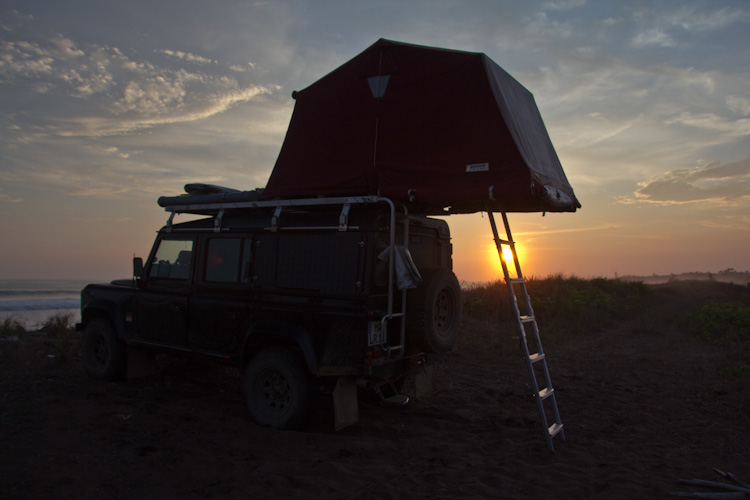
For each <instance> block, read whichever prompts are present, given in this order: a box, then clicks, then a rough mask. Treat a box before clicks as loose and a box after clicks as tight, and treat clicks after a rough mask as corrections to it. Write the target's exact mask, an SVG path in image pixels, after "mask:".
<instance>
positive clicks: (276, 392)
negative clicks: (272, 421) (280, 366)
mask: <svg viewBox="0 0 750 500" xmlns="http://www.w3.org/2000/svg"><path fill="white" fill-rule="evenodd" d="M255 395H256V400H257V401H260V402H262V403H263V407H264V408H265V409H266V411H268V412H271V413H274V414H281V413H284V412H285V411H287V409H288V408H289V405H290V403H291V401H292V387H291V385H290V384H289V381H288V380H287V378H286V377H285V376H284V374H282V373H281V372H279V371H278V370H274V369H267V370H264V371H263V373H261V374H260V376H259V377H258V379H257V381H256V384H255Z"/></svg>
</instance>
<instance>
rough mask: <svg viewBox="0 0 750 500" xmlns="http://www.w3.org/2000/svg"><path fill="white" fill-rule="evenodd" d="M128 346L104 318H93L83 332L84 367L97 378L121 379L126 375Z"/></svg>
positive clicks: (92, 376)
mask: <svg viewBox="0 0 750 500" xmlns="http://www.w3.org/2000/svg"><path fill="white" fill-rule="evenodd" d="M126 353H127V348H126V346H125V344H124V343H123V342H122V340H120V339H119V338H117V334H116V333H115V331H114V329H113V328H112V325H111V324H110V323H109V321H107V320H106V319H104V318H96V319H94V320H92V321H91V322H90V323H89V324H88V326H87V327H86V330H85V331H84V333H83V346H82V357H83V367H84V368H85V369H86V373H88V374H89V377H91V378H93V379H96V380H120V379H122V378H123V377H124V376H125V371H126V369H127V362H126Z"/></svg>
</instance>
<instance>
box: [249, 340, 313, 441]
mask: <svg viewBox="0 0 750 500" xmlns="http://www.w3.org/2000/svg"><path fill="white" fill-rule="evenodd" d="M242 385H243V387H242V392H243V396H244V399H245V406H246V407H247V411H248V413H250V417H251V418H252V419H253V421H254V422H255V423H257V424H258V425H262V426H265V427H274V428H277V429H298V428H299V427H301V426H302V423H303V422H304V421H305V420H306V418H307V417H308V416H309V413H310V411H311V406H312V400H313V396H314V387H313V384H312V381H311V376H310V375H309V373H308V372H307V368H306V367H305V366H304V364H303V362H302V361H301V360H299V359H298V358H297V357H296V356H294V354H293V353H292V352H291V351H288V350H286V349H281V348H275V347H274V348H270V349H266V350H264V351H261V352H259V353H258V354H256V355H255V356H253V358H252V359H251V360H250V362H249V363H248V364H247V367H246V368H245V374H244V377H243V384H242Z"/></svg>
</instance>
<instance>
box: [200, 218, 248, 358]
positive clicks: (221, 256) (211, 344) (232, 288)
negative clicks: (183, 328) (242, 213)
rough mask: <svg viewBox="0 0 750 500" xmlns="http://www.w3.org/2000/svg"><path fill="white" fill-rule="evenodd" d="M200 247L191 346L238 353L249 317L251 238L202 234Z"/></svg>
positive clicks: (212, 350)
mask: <svg viewBox="0 0 750 500" xmlns="http://www.w3.org/2000/svg"><path fill="white" fill-rule="evenodd" d="M201 248H202V249H203V250H202V252H201V255H200V259H201V260H200V262H199V263H198V269H199V271H198V277H197V280H198V281H197V286H196V287H195V294H194V295H193V298H192V301H191V303H190V314H189V318H190V319H189V344H190V347H191V348H192V349H196V350H203V351H210V352H213V353H217V354H224V355H233V354H237V353H238V352H239V350H240V342H241V339H242V338H243V337H244V334H245V332H246V330H247V328H248V324H249V318H250V284H251V281H252V269H251V268H252V266H251V263H252V253H253V240H252V238H251V237H250V236H248V235H220V234H215V233H211V234H204V235H202V237H201Z"/></svg>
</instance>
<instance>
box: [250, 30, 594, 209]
mask: <svg viewBox="0 0 750 500" xmlns="http://www.w3.org/2000/svg"><path fill="white" fill-rule="evenodd" d="M293 97H294V98H295V100H296V103H295V107H294V113H293V115H292V119H291V123H290V124H289V129H288V131H287V135H286V138H285V139H284V144H283V146H282V148H281V152H280V153H279V157H278V159H277V161H276V165H275V167H274V170H273V172H272V173H271V177H270V179H269V181H268V185H267V186H266V188H265V191H264V194H263V197H264V198H278V197H284V198H285V197H299V196H304V197H309V196H321V195H323V196H342V195H371V194H379V195H381V196H386V197H389V198H393V199H395V200H401V201H404V202H408V203H409V207H410V209H411V210H412V211H418V212H422V213H427V214H439V213H443V214H444V213H446V212H449V213H471V212H477V211H482V210H486V206H487V205H486V204H487V203H490V204H491V207H492V209H493V210H495V211H506V212H547V211H549V212H565V211H575V210H576V209H577V208H580V204H579V202H578V200H577V199H576V197H575V194H574V193H573V189H572V188H571V186H570V184H569V183H568V180H567V178H566V177H565V173H564V172H563V169H562V166H561V165H560V161H559V159H558V158H557V154H556V153H555V149H554V147H553V146H552V142H551V141H550V138H549V135H548V134H547V130H546V128H545V126H544V122H543V121H542V118H541V115H540V114H539V111H538V109H537V107H536V104H535V102H534V97H533V95H532V94H531V93H530V92H529V91H528V90H526V88H524V87H523V86H522V85H521V84H519V83H518V82H517V81H516V80H515V79H514V78H513V77H511V76H510V75H509V74H508V73H506V72H505V71H504V70H503V69H502V68H501V67H500V66H498V65H497V64H495V62H493V61H492V60H491V59H490V58H489V57H487V56H486V55H484V54H481V53H472V52H462V51H455V50H446V49H438V48H431V47H423V46H418V45H411V44H405V43H400V42H394V41H390V40H384V39H381V40H379V41H377V42H376V43H375V44H373V45H372V46H370V47H369V48H368V49H367V50H365V51H364V52H362V53H361V54H359V55H358V56H356V57H355V58H353V59H351V60H350V61H348V62H347V63H345V64H344V65H342V66H341V67H339V68H338V69H336V70H334V71H332V72H331V73H329V74H328V75H326V76H324V77H323V78H321V79H320V80H318V81H317V82H315V83H313V84H312V85H310V86H309V87H307V88H306V89H304V90H301V91H299V92H294V93H293Z"/></svg>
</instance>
